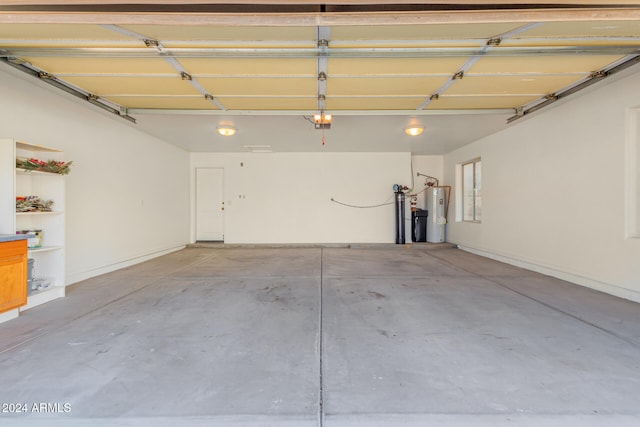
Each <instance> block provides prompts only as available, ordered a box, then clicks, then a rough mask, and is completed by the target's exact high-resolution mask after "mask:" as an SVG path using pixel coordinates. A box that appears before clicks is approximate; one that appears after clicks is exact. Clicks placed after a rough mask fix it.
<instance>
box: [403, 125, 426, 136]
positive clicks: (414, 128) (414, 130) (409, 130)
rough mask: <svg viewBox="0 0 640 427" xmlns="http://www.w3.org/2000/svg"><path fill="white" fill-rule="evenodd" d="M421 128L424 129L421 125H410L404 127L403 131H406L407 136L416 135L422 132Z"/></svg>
mask: <svg viewBox="0 0 640 427" xmlns="http://www.w3.org/2000/svg"><path fill="white" fill-rule="evenodd" d="M423 130H424V127H422V126H419V125H411V126H408V127H406V128H405V129H404V133H406V134H407V135H409V136H418V135H420V134H421V133H422V131H423Z"/></svg>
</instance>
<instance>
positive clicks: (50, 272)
mask: <svg viewBox="0 0 640 427" xmlns="http://www.w3.org/2000/svg"><path fill="white" fill-rule="evenodd" d="M17 157H22V158H37V159H40V160H44V161H48V160H56V161H62V160H63V152H62V151H60V150H56V149H53V148H48V147H43V146H38V145H33V144H28V143H24V142H20V141H16V140H14V139H0V166H1V169H2V170H3V172H2V173H1V175H2V176H1V177H0V178H1V179H2V180H1V181H0V200H1V201H2V202H1V204H0V227H1V228H0V232H2V233H6V234H13V233H16V231H18V230H42V241H41V246H40V247H38V248H30V249H29V250H28V257H29V259H33V260H34V262H33V265H34V272H33V277H34V278H44V279H47V280H48V281H50V285H49V287H48V288H46V289H43V290H41V291H31V292H30V294H29V296H28V298H27V305H25V306H23V307H22V308H21V309H20V310H21V311H24V310H27V309H29V308H32V307H35V306H37V305H40V304H43V303H45V302H48V301H51V300H53V299H56V298H61V297H64V295H65V258H64V257H65V215H64V207H65V191H64V187H65V184H64V181H65V177H64V176H63V175H60V174H56V173H49V172H39V171H27V170H24V169H17V168H16V167H15V161H16V158H17ZM9 167H10V169H9V170H10V171H11V174H9V173H6V172H4V171H5V170H7V169H8V168H9ZM16 196H38V197H40V198H41V199H44V200H53V202H54V203H53V207H52V209H53V211H52V212H16V203H15V201H16Z"/></svg>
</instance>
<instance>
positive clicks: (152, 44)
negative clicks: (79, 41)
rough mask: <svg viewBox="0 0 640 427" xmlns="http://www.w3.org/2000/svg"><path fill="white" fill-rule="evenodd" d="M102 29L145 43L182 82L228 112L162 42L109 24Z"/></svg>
mask: <svg viewBox="0 0 640 427" xmlns="http://www.w3.org/2000/svg"><path fill="white" fill-rule="evenodd" d="M102 27H103V28H105V29H107V30H111V31H113V32H116V33H118V34H122V35H124V36H127V37H131V38H134V39H137V40H140V41H142V42H144V44H145V46H147V47H149V48H152V49H154V50H155V51H156V53H157V55H160V57H161V58H162V59H164V60H165V61H166V62H167V63H168V64H169V65H171V67H173V69H174V70H176V71H177V72H178V74H180V76H181V78H182V80H186V81H188V82H189V83H190V84H191V86H193V87H194V88H195V89H196V90H197V91H198V92H200V93H201V94H202V96H204V98H205V99H206V100H207V101H209V102H211V103H212V104H213V105H215V106H216V107H217V108H219V109H221V110H226V108H225V106H224V105H222V104H221V103H220V102H219V101H218V100H217V99H216V98H215V97H214V96H213V95H212V94H210V93H209V91H207V89H205V88H204V87H203V86H202V85H201V84H200V83H199V82H198V81H197V80H196V79H194V78H193V76H192V75H191V74H190V73H189V72H188V71H187V70H186V69H185V68H184V67H183V66H182V64H180V62H178V60H177V59H176V58H175V57H173V56H170V55H169V54H168V53H167V49H166V48H165V47H164V46H163V45H162V42H161V41H159V40H154V39H152V38H151V37H147V36H145V35H144V34H139V33H136V32H134V31H130V30H127V29H125V28H121V27H119V26H117V25H110V24H109V25H102ZM157 55H156V56H157Z"/></svg>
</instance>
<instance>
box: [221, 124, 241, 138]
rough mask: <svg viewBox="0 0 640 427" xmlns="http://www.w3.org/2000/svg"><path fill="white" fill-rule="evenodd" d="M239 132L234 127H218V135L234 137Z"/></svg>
mask: <svg viewBox="0 0 640 427" xmlns="http://www.w3.org/2000/svg"><path fill="white" fill-rule="evenodd" d="M237 131H238V129H236V128H234V127H233V126H227V125H225V126H218V133H219V134H220V135H222V136H233V135H235V133H236V132H237Z"/></svg>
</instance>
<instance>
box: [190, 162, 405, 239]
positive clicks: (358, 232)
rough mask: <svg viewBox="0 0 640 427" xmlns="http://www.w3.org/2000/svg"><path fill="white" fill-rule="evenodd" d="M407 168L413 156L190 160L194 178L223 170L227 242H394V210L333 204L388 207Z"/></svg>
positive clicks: (402, 182)
mask: <svg viewBox="0 0 640 427" xmlns="http://www.w3.org/2000/svg"><path fill="white" fill-rule="evenodd" d="M410 162H411V155H410V153H247V154H222V153H219V154H215V153H192V155H191V167H192V172H191V176H192V181H193V179H194V176H195V168H197V167H221V168H224V174H225V177H224V182H225V189H224V191H225V242H226V243H360V242H362V243H391V242H394V241H395V233H394V230H395V228H394V206H393V205H392V204H390V205H387V206H383V207H378V208H372V209H357V208H350V207H346V206H341V205H338V204H336V203H334V202H332V201H331V199H332V198H334V199H335V200H337V201H340V202H344V203H348V204H351V205H360V206H363V205H377V204H381V203H385V202H393V184H395V183H398V184H406V185H409V184H410V182H411V176H410V173H411V172H410V170H411V167H410ZM241 163H242V164H243V166H241V165H240V164H241ZM193 188H194V187H193V182H192V194H193ZM243 196H244V198H241V197H243ZM192 211H193V212H195V209H192ZM194 223H195V221H193V220H192V224H194ZM407 236H408V237H410V235H409V234H407ZM193 239H194V230H192V240H193Z"/></svg>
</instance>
